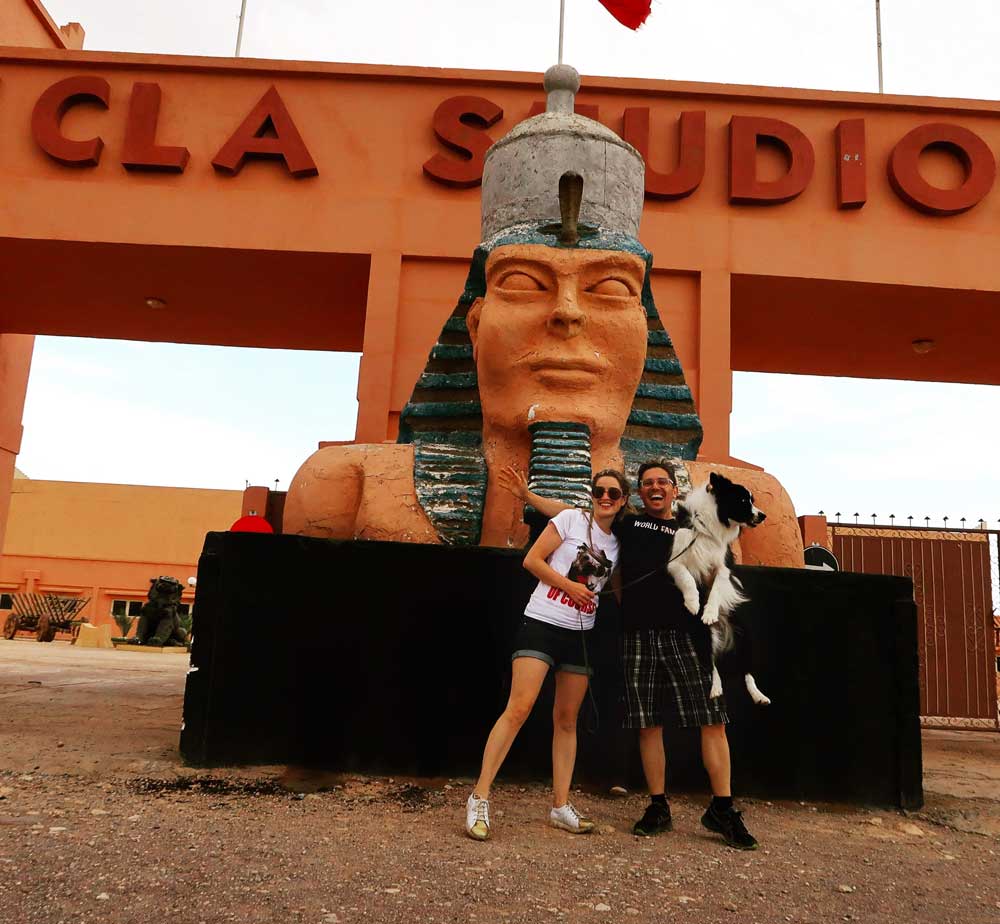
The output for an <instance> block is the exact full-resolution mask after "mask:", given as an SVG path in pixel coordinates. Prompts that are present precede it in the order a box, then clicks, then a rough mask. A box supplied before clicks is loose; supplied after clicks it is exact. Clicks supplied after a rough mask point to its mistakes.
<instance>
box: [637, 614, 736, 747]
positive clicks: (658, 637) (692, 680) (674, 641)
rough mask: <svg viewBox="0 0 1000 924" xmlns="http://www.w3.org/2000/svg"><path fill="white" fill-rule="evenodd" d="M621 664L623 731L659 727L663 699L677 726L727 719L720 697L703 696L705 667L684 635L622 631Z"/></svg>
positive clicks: (708, 675)
mask: <svg viewBox="0 0 1000 924" xmlns="http://www.w3.org/2000/svg"><path fill="white" fill-rule="evenodd" d="M622 662H623V667H624V669H625V727H626V728H654V727H656V726H658V725H663V704H664V700H665V699H666V700H668V703H667V707H668V709H670V711H671V713H672V717H673V718H674V719H676V722H677V724H678V725H680V727H681V728H700V727H701V726H704V725H719V724H722V723H727V722H728V721H729V718H728V716H727V715H726V703H725V699H724V697H722V696H719V697H717V698H716V699H709V698H708V693H709V690H711V688H712V670H711V668H709V669H707V670H706V669H705V665H704V664H702V662H701V660H700V659H699V658H698V655H697V653H696V652H695V647H694V643H693V642H692V641H691V636H690V635H688V633H687V632H681V631H678V630H677V629H631V630H628V629H626V630H625V633H624V636H623V649H622ZM667 694H670V695H669V697H668V696H667Z"/></svg>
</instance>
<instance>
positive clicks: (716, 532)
mask: <svg viewBox="0 0 1000 924" xmlns="http://www.w3.org/2000/svg"><path fill="white" fill-rule="evenodd" d="M764 519H765V514H764V513H763V511H761V510H758V509H757V508H756V507H755V506H754V504H753V495H752V494H751V493H750V491H748V490H747V489H746V488H745V487H743V486H742V485H739V484H735V483H733V482H732V481H730V480H729V479H728V478H726V477H725V476H723V475H719V474H718V473H716V472H712V473H711V475H710V476H709V480H708V483H707V484H703V485H699V486H698V487H697V488H695V489H694V490H692V491H690V492H688V493H687V494H686V495H684V497H683V498H681V500H680V501H679V502H678V504H677V522H678V525H679V526H680V527H681V528H680V529H678V530H677V534H676V535H675V536H674V548H675V549H680V550H681V551H680V552H679V553H675V554H676V557H675V558H673V559H672V560H671V562H670V564H668V565H667V571H668V572H669V573H670V576H671V577H672V578H673V579H674V583H675V584H676V585H677V587H678V589H679V590H680V591H681V593H682V594H683V595H684V606H685V607H686V608H687V609H688V611H689V612H690V613H691V614H692V615H694V616H697V615H698V611H699V610H700V609H701V601H700V597H699V592H698V591H699V587H700V588H702V589H703V590H705V591H707V599H706V600H705V609H704V611H703V612H702V616H701V621H702V622H703V623H704V624H705V625H706V626H708V627H709V629H708V631H709V632H710V634H711V641H712V689H711V691H710V692H709V696H710V697H711V698H713V699H714V698H715V697H717V696H721V695H722V679H721V677H720V676H719V671H718V668H716V666H715V662H716V659H717V658H718V657H720V656H721V655H723V654H725V653H726V652H727V651H729V650H731V649H732V648H733V645H734V641H735V633H734V631H733V622H732V619H731V618H730V616H731V614H732V612H733V610H735V609H736V607H737V606H739V605H740V604H741V603H743V602H745V601H746V599H747V598H746V597H745V596H744V594H743V593H742V590H743V585H742V584H741V583H740V581H739V579H738V578H737V577H736V576H735V575H734V574H733V573H732V572H731V571H730V570H729V569H730V566H731V565H732V563H733V556H732V552H731V551H730V549H729V546H730V544H731V543H732V541H733V540H734V539H735V538H736V537H737V536H738V535H739V534H740V528H741V527H743V526H747V527H750V528H753V527H754V526H758V525H759V524H761V523H763V522H764ZM747 667H749V664H747ZM743 679H744V682H745V683H746V687H747V691H748V692H749V694H750V698H751V699H752V700H753V701H754V702H755V703H756V704H757V705H758V706H764V705H767V704H768V703H770V702H771V700H770V699H768V698H767V697H766V696H765V695H764V694H763V693H762V692H761V691H760V690H759V689H758V687H757V683H756V681H754V678H753V674H751V673H750V672H749V669H748V670H746V671H745V673H744V676H743Z"/></svg>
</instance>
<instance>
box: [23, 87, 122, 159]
mask: <svg viewBox="0 0 1000 924" xmlns="http://www.w3.org/2000/svg"><path fill="white" fill-rule="evenodd" d="M110 98H111V88H110V87H109V86H108V82H107V81H106V80H105V79H104V78H103V77H67V78H66V79H65V80H60V81H59V82H58V83H54V84H52V86H51V87H49V88H48V89H47V90H46V91H45V92H44V93H43V94H42V95H41V96H40V97H38V102H37V103H35V108H34V109H33V110H32V112H31V134H32V136H33V137H34V139H35V142H36V143H37V144H38V146H39V147H40V148H41V149H42V150H43V151H44V152H45V153H46V154H48V155H49V157H51V158H53V159H54V160H57V161H59V163H61V164H66V166H68V167H95V166H97V163H98V161H100V159H101V151H102V150H103V149H104V140H103V139H102V138H100V137H98V138H91V139H89V140H88V141H72V140H70V139H69V138H67V137H65V136H64V135H63V133H62V128H61V123H62V118H63V116H64V115H66V113H67V111H68V110H69V109H70V108H71V107H72V106H75V105H77V104H78V103H99V104H100V106H101V108H102V109H107V108H108V100H109V99H110Z"/></svg>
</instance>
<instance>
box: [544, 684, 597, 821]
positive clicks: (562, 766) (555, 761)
mask: <svg viewBox="0 0 1000 924" xmlns="http://www.w3.org/2000/svg"><path fill="white" fill-rule="evenodd" d="M588 682H589V678H588V677H587V675H586V674H575V673H572V672H570V671H559V672H558V673H557V674H556V702H555V707H554V708H553V710H552V806H553V808H559V807H560V806H562V805H565V804H566V803H567V802H568V801H569V787H570V783H571V782H572V780H573V766H574V764H575V763H576V719H577V716H578V715H579V714H580V706H581V704H582V703H583V698H584V696H586V695H587V683H588Z"/></svg>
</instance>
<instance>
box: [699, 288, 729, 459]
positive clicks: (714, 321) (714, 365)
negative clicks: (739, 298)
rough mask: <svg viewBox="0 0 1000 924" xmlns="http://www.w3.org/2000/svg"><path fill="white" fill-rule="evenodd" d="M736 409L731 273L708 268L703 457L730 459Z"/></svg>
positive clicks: (702, 329) (703, 295)
mask: <svg viewBox="0 0 1000 924" xmlns="http://www.w3.org/2000/svg"><path fill="white" fill-rule="evenodd" d="M732 410H733V371H732V366H731V365H730V284H729V273H728V272H726V271H725V270H704V271H702V274H701V285H700V287H699V305H698V414H699V416H700V417H701V423H702V426H703V427H704V429H705V438H704V440H703V441H702V444H701V452H699V454H698V458H699V459H704V460H707V461H712V462H728V461H729V458H730V456H729V415H730V414H731V413H732Z"/></svg>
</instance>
